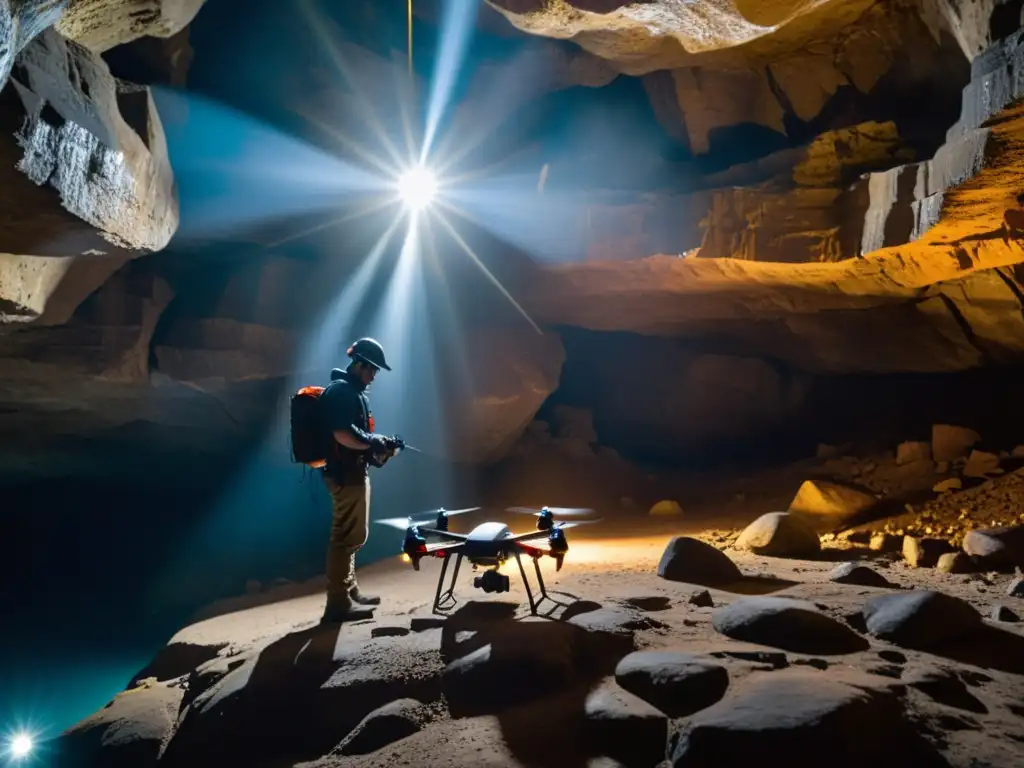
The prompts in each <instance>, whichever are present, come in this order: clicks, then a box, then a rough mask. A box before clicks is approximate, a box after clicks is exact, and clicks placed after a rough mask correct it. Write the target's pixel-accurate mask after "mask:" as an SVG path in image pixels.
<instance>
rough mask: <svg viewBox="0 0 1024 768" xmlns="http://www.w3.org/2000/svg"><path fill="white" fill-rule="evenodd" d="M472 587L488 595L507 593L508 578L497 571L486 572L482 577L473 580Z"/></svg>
mask: <svg viewBox="0 0 1024 768" xmlns="http://www.w3.org/2000/svg"><path fill="white" fill-rule="evenodd" d="M473 586H474V587H476V588H477V589H482V590H483V591H484V592H487V593H488V594H490V593H491V592H499V593H500V592H508V590H509V580H508V576H505V575H504V574H501V573H498V572H497V571H486V572H485V573H484V575H483V576H477V577H476V578H474V579H473Z"/></svg>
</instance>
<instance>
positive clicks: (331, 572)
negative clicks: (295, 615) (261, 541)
mask: <svg viewBox="0 0 1024 768" xmlns="http://www.w3.org/2000/svg"><path fill="white" fill-rule="evenodd" d="M348 356H349V357H350V358H351V359H352V362H351V363H350V364H349V366H348V368H347V369H346V370H344V371H342V370H340V369H338V368H335V369H334V370H333V371H331V383H330V385H329V386H328V387H327V388H326V389H325V390H324V392H323V394H322V395H320V403H321V405H320V407H321V408H322V411H321V413H322V416H323V419H324V426H325V427H326V429H327V431H328V432H329V433H330V435H331V440H330V449H329V450H328V451H327V466H326V467H324V485H326V487H327V491H328V492H329V493H330V495H331V504H332V507H333V515H332V522H331V539H330V545H329V546H328V549H327V606H326V608H325V609H324V615H323V618H322V619H321V622H322V623H337V622H342V621H352V620H355V619H363V618H370V617H371V616H372V615H373V608H372V607H371V606H376V605H379V604H380V598H379V597H375V596H372V595H364V594H363V593H361V592H360V591H359V585H358V584H357V583H356V576H355V560H356V552H358V551H359V549H360V548H361V547H362V546H363V544H365V543H366V539H367V537H368V536H369V519H370V478H369V472H368V470H367V465H368V464H372V465H373V466H376V467H380V466H383V465H384V464H385V463H386V462H387V460H388V459H390V458H391V457H392V456H394V455H395V452H396V451H397V450H398V441H396V440H395V439H394V438H392V437H387V436H385V435H377V434H374V432H373V415H372V413H371V412H370V405H369V402H368V401H367V399H366V388H367V387H368V386H369V385H370V383H371V382H372V381H373V380H374V378H375V377H376V375H377V371H379V370H380V369H381V368H383V369H384V370H385V371H390V370H391V368H390V367H389V366H388V364H387V360H386V359H385V358H384V349H383V348H382V347H381V345H380V344H379V343H378V342H377V341H375V340H374V339H370V338H363V339H359V341H357V342H356V343H355V344H353V345H352V346H351V347H349V349H348Z"/></svg>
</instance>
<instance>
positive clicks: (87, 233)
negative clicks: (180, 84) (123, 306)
mask: <svg viewBox="0 0 1024 768" xmlns="http://www.w3.org/2000/svg"><path fill="white" fill-rule="evenodd" d="M0 161H2V162H0V166H2V167H3V171H2V173H3V174H5V175H4V177H3V178H0V190H2V192H0V207H2V208H3V210H4V212H5V214H6V215H5V222H6V223H5V224H4V226H3V231H2V236H3V243H4V252H3V253H0V322H27V321H31V320H39V321H40V322H44V323H48V324H55V323H63V322H65V321H66V320H67V319H68V318H69V317H70V316H71V314H72V313H73V312H74V310H75V308H76V307H77V306H78V305H79V304H80V303H81V302H82V301H83V300H84V299H85V298H86V296H88V295H89V294H90V293H92V292H93V291H94V290H96V289H97V288H98V287H99V286H100V285H102V283H103V282H104V281H105V280H106V279H107V278H109V277H110V276H111V275H112V274H113V273H114V272H116V271H117V270H118V269H119V268H120V267H121V265H123V264H124V263H125V262H126V261H128V260H129V259H131V258H134V257H136V256H139V255H142V254H144V253H149V252H152V251H157V250H160V249H162V248H163V247H164V246H166V245H167V243H168V242H169V241H170V239H171V236H172V235H173V234H174V232H175V230H176V228H177V226H178V203H177V197H176V192H175V186H174V177H173V174H172V172H171V166H170V162H169V160H168V156H167V145H166V141H165V139H164V132H163V126H162V124H161V121H160V117H159V115H158V114H157V110H156V107H155V105H154V103H153V99H152V96H151V95H150V93H149V90H148V89H146V88H141V87H134V86H126V85H124V84H118V83H117V82H116V81H115V80H114V78H113V77H111V75H110V72H109V70H108V68H107V65H106V64H105V63H104V62H103V60H102V59H101V58H100V57H99V55H98V54H94V53H91V52H90V51H88V50H86V49H85V48H83V47H81V46H79V45H77V44H76V43H73V42H68V41H67V40H65V39H64V38H62V37H61V36H60V35H59V34H58V33H57V32H55V31H54V30H52V29H49V30H46V31H45V32H43V34H41V35H39V37H37V38H36V39H35V40H33V41H32V42H31V43H29V44H28V45H27V46H26V47H25V48H24V50H22V52H21V54H20V55H19V56H18V58H17V61H16V64H15V66H14V69H13V71H12V74H11V77H10V84H9V85H8V87H7V88H5V89H4V90H3V91H2V92H0ZM44 233H45V234H44Z"/></svg>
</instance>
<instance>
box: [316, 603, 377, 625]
mask: <svg viewBox="0 0 1024 768" xmlns="http://www.w3.org/2000/svg"><path fill="white" fill-rule="evenodd" d="M372 618H373V609H372V608H364V607H362V606H356V605H353V604H352V601H351V600H328V601H327V605H326V606H325V607H324V615H323V616H321V617H320V623H321V624H343V623H344V622H346V621H362V620H363V619H372Z"/></svg>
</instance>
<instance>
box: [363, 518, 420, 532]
mask: <svg viewBox="0 0 1024 768" xmlns="http://www.w3.org/2000/svg"><path fill="white" fill-rule="evenodd" d="M373 522H375V523H377V524H378V525H386V526H388V527H389V528H397V529H398V530H400V531H405V530H408V529H409V528H412V527H413V526H414V525H417V523H415V522H413V519H412V518H411V517H385V518H384V519H382V520H374V521H373ZM426 522H427V521H423V523H422V525H426Z"/></svg>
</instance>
